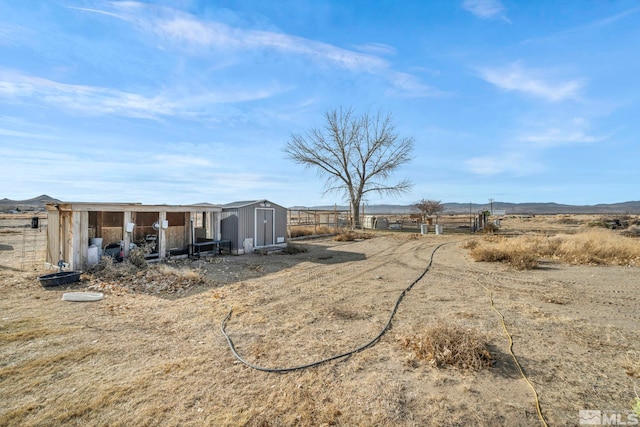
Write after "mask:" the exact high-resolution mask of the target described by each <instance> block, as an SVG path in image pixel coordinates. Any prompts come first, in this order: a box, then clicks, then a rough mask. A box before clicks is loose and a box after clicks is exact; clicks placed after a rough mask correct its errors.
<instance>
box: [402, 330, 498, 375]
mask: <svg viewBox="0 0 640 427" xmlns="http://www.w3.org/2000/svg"><path fill="white" fill-rule="evenodd" d="M402 344H403V345H404V347H406V348H408V349H409V350H411V351H412V352H413V355H414V356H415V358H417V359H422V360H426V361H427V362H429V364H431V365H433V366H436V367H446V366H453V367H455V368H459V369H470V370H476V371H477V370H480V369H484V368H488V367H491V366H492V360H493V358H492V357H491V353H489V350H487V345H486V343H485V338H484V337H483V336H482V335H481V334H480V333H478V332H476V331H474V330H471V329H467V328H464V327H462V326H461V325H459V324H456V323H446V322H444V321H443V320H439V321H438V322H437V323H435V324H434V325H431V326H429V327H427V328H426V330H425V331H424V332H423V333H421V334H416V335H413V336H409V337H405V338H403V339H402Z"/></svg>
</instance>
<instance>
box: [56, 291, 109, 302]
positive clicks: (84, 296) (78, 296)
mask: <svg viewBox="0 0 640 427" xmlns="http://www.w3.org/2000/svg"><path fill="white" fill-rule="evenodd" d="M103 297H104V294H103V293H102V292H65V293H64V294H62V301H77V302H85V301H100V300H101V299H102V298H103Z"/></svg>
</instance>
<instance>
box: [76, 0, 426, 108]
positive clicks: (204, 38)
mask: <svg viewBox="0 0 640 427" xmlns="http://www.w3.org/2000/svg"><path fill="white" fill-rule="evenodd" d="M111 6H112V7H113V8H115V10H116V12H115V13H112V14H113V16H114V17H118V18H119V19H123V20H126V21H128V22H131V23H132V24H133V25H134V26H136V27H137V28H138V29H140V30H142V31H144V32H145V33H147V34H153V35H154V36H155V37H157V39H158V40H159V41H160V42H162V43H163V45H164V44H166V45H167V47H168V48H170V45H171V44H173V48H175V49H176V50H180V51H181V52H182V51H184V50H185V49H186V50H187V51H189V52H191V54H200V55H205V54H206V55H210V54H211V50H216V51H220V52H225V53H227V54H230V55H239V54H240V53H242V52H254V51H261V50H265V49H266V50H272V51H276V52H280V53H282V54H291V55H295V56H301V57H304V58H306V60H307V61H310V62H313V63H314V64H316V65H321V66H327V67H337V68H340V69H346V70H349V71H351V72H354V73H366V74H370V75H376V76H379V77H381V78H383V79H384V80H386V81H387V82H389V83H390V84H391V85H392V86H393V88H392V90H390V91H389V92H388V93H389V94H393V95H401V96H406V95H407V93H408V92H407V90H406V86H407V81H408V80H413V82H414V83H411V86H412V87H413V89H417V88H419V90H412V91H411V93H412V95H411V96H415V97H418V96H420V97H426V96H435V95H437V91H436V90H433V89H432V88H430V87H429V86H427V85H425V84H419V78H418V77H416V76H413V75H412V76H409V74H407V73H402V72H398V71H396V70H394V69H393V67H392V64H391V63H390V62H389V61H387V60H386V59H384V58H382V57H381V56H380V55H387V56H388V55H391V54H394V53H395V49H394V48H393V47H391V46H388V45H384V44H377V43H370V44H365V45H360V46H357V49H358V50H359V51H355V50H350V49H345V48H342V47H338V46H334V45H331V44H328V43H324V42H320V41H316V40H311V39H307V38H304V37H299V36H295V35H290V34H285V33H278V32H273V31H263V30H254V29H243V28H238V27H232V26H230V25H227V24H225V23H221V22H215V21H204V20H201V19H198V18H196V17H195V16H193V15H190V14H187V13H184V12H181V11H178V10H175V9H170V8H163V7H151V6H148V5H144V4H141V3H136V2H123V3H112V4H111ZM78 10H82V11H85V12H95V13H100V12H102V11H101V10H98V9H88V8H84V9H78ZM142 12H144V13H142ZM107 13H110V12H107Z"/></svg>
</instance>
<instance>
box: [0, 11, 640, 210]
mask: <svg viewBox="0 0 640 427" xmlns="http://www.w3.org/2000/svg"><path fill="white" fill-rule="evenodd" d="M638 46H640V4H639V3H638V2H637V1H635V0H634V1H632V0H612V1H607V2H600V1H587V2H585V1H577V0H573V1H565V2H556V1H550V0H540V1H536V2H529V1H516V0H512V1H507V0H503V1H500V0H459V1H426V2H423V1H411V0H409V1H406V2H386V1H374V2H371V1H366V2H365V1H360V0H357V1H350V2H343V1H338V0H331V1H329V0H318V1H301V0H283V1H281V2H277V3H274V2H260V1H255V0H236V1H202V0H200V1H197V0H179V1H168V0H167V1H144V2H135V1H95V0H78V1H70V0H53V1H48V2H40V1H17V0H16V1H8V2H2V3H0V170H2V171H3V174H4V178H5V179H4V184H3V185H2V189H1V191H0V197H6V198H9V199H14V200H22V199H29V198H32V197H36V196H38V195H40V194H48V195H50V196H52V197H56V198H58V199H62V200H68V201H105V202H142V203H155V204H160V203H167V204H191V203H198V202H210V203H220V204H223V203H228V202H232V201H236V200H254V199H262V198H266V199H270V200H272V201H273V202H275V203H278V204H281V205H283V206H317V205H332V204H334V203H337V204H344V198H343V197H341V195H339V194H334V193H332V194H328V195H325V196H323V186H322V184H323V180H322V179H321V178H318V176H317V175H316V173H315V171H314V170H312V169H305V168H304V167H302V166H300V165H297V164H294V163H293V162H291V161H290V160H288V159H287V157H286V154H285V153H284V152H283V149H284V147H285V145H286V143H287V142H288V141H289V138H290V136H291V134H292V133H305V132H306V131H307V130H309V129H311V128H314V127H321V126H322V125H323V114H324V113H325V112H326V111H328V110H333V109H339V108H353V109H354V110H355V111H356V112H357V113H364V112H367V111H370V112H376V111H381V112H383V113H386V112H389V113H391V114H392V115H393V121H394V125H395V127H396V130H397V132H398V133H399V134H400V136H410V137H413V138H415V151H414V158H413V160H412V161H411V162H410V163H408V164H406V165H404V166H403V167H401V168H400V169H399V170H398V171H397V173H396V174H395V175H394V177H392V179H391V182H394V181H400V180H402V179H403V178H409V179H410V180H412V181H413V183H414V186H413V188H412V189H411V191H410V192H408V193H406V194H404V195H401V196H399V197H395V198H389V197H384V196H375V195H374V196H370V197H369V198H368V199H367V200H366V203H367V204H398V205H407V204H412V203H415V202H416V201H418V200H420V199H423V198H424V199H436V200H441V201H443V202H460V203H466V202H473V203H486V201H487V200H488V199H489V198H491V199H494V200H496V201H500V202H511V203H524V202H556V203H562V204H571V205H594V204H599V203H617V202H625V201H633V200H640V196H639V195H638V189H639V185H638V184H639V183H640V172H639V168H638V166H637V159H638V158H640V144H638V142H637V135H638V134H639V133H640V132H639V131H640V120H638V112H639V108H638V105H639V101H640V85H639V84H638V77H637V76H638V75H640V55H638Z"/></svg>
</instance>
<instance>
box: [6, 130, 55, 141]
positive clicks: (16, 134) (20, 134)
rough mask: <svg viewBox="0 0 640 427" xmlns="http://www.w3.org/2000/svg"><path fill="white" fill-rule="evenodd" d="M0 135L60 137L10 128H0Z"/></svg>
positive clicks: (41, 137)
mask: <svg viewBox="0 0 640 427" xmlns="http://www.w3.org/2000/svg"><path fill="white" fill-rule="evenodd" d="M0 135H2V136H13V137H17V138H34V139H60V138H59V137H57V136H53V135H45V134H41V133H32V132H21V131H16V130H11V129H3V128H0Z"/></svg>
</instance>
